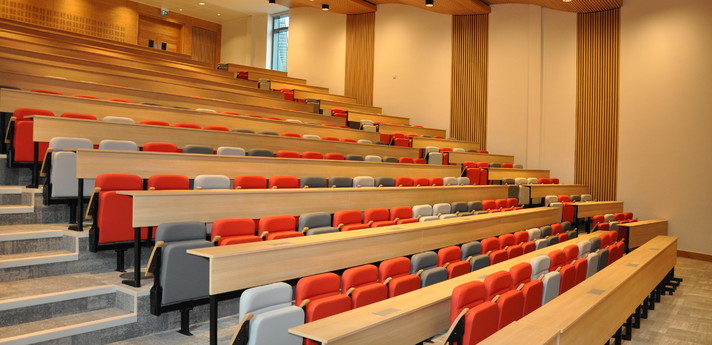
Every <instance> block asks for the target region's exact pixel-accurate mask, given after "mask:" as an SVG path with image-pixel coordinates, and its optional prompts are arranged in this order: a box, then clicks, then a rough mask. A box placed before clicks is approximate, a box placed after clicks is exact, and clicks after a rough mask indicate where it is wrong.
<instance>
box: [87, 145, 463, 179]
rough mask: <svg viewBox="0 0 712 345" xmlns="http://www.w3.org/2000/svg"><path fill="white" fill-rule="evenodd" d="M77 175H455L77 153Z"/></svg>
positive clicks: (330, 163) (383, 166) (446, 169)
mask: <svg viewBox="0 0 712 345" xmlns="http://www.w3.org/2000/svg"><path fill="white" fill-rule="evenodd" d="M76 152H77V176H78V177H79V178H96V176H98V175H100V174H134V175H138V176H141V178H144V179H147V178H149V177H150V176H151V175H155V174H180V175H185V176H187V177H188V178H191V179H192V178H195V177H196V176H198V175H204V174H211V175H225V176H228V177H230V178H234V177H235V176H237V175H262V176H266V177H270V176H276V175H288V176H295V177H297V178H303V177H305V176H322V177H324V178H328V177H330V176H349V177H356V176H364V175H365V176H373V177H379V176H380V177H398V176H410V177H436V176H439V177H446V176H458V175H459V174H460V169H459V168H458V167H456V166H451V165H432V164H401V163H378V162H359V161H336V160H327V159H298V158H271V157H245V156H222V155H209V154H189V153H165V152H142V151H137V152H130V151H109V150H77V151H76Z"/></svg>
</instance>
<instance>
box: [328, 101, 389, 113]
mask: <svg viewBox="0 0 712 345" xmlns="http://www.w3.org/2000/svg"><path fill="white" fill-rule="evenodd" d="M319 109H321V111H322V113H324V114H331V109H343V110H346V111H358V112H364V113H374V114H380V113H381V112H382V111H383V109H381V107H374V106H370V105H363V104H354V103H344V102H336V101H331V100H327V99H322V100H321V101H319Z"/></svg>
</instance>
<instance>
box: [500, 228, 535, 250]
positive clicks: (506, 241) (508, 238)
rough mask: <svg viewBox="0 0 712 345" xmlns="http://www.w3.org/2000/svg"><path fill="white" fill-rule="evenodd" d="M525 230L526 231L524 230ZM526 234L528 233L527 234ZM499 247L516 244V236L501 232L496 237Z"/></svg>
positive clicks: (503, 247)
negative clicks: (501, 233)
mask: <svg viewBox="0 0 712 345" xmlns="http://www.w3.org/2000/svg"><path fill="white" fill-rule="evenodd" d="M525 232H526V231H525ZM527 236H528V234H527ZM498 239H499V247H500V248H502V249H505V248H507V247H509V246H513V245H515V244H517V238H516V237H515V236H514V235H512V234H503V235H500V236H499V237H498Z"/></svg>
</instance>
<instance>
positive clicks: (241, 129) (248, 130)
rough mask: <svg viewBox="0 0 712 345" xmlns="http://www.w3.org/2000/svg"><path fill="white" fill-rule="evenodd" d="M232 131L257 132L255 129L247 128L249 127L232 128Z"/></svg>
mask: <svg viewBox="0 0 712 345" xmlns="http://www.w3.org/2000/svg"><path fill="white" fill-rule="evenodd" d="M232 132H235V133H248V134H254V133H255V131H253V130H251V129H247V128H233V129H232ZM260 134H264V133H260Z"/></svg>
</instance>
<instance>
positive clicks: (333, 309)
mask: <svg viewBox="0 0 712 345" xmlns="http://www.w3.org/2000/svg"><path fill="white" fill-rule="evenodd" d="M340 288H341V278H340V277H339V276H338V275H337V274H336V273H332V272H327V273H321V274H317V275H313V276H309V277H304V278H302V279H299V281H298V282H297V287H296V289H295V291H296V293H295V303H296V304H297V305H301V304H302V303H303V302H304V301H305V300H307V299H308V300H309V303H308V304H307V306H306V307H305V308H304V313H305V314H306V315H305V320H304V321H305V322H312V321H316V320H320V319H323V318H325V317H328V316H331V315H336V314H338V313H342V312H345V311H348V310H350V309H351V298H349V297H348V296H346V295H343V294H340V293H339V290H340Z"/></svg>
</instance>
